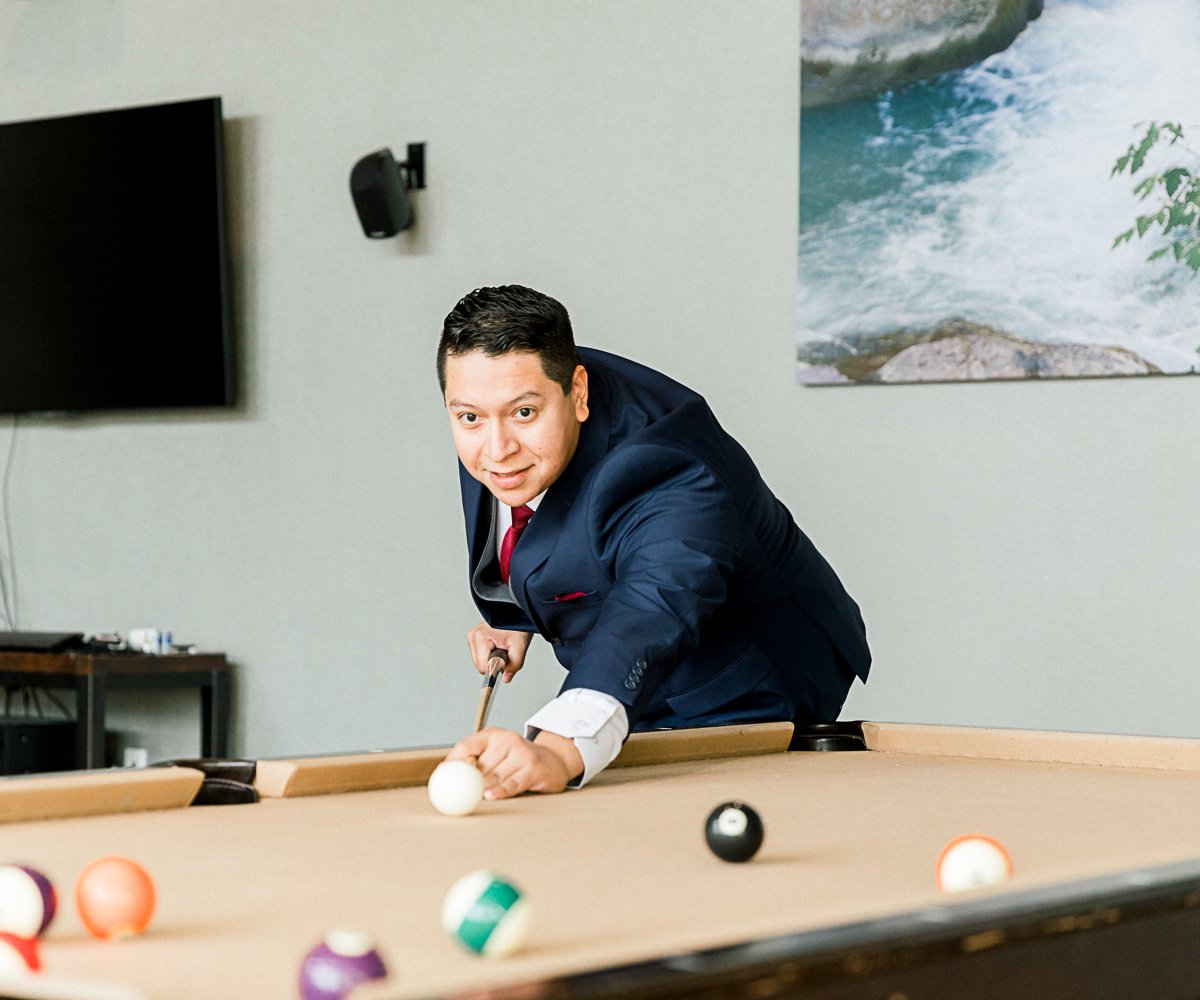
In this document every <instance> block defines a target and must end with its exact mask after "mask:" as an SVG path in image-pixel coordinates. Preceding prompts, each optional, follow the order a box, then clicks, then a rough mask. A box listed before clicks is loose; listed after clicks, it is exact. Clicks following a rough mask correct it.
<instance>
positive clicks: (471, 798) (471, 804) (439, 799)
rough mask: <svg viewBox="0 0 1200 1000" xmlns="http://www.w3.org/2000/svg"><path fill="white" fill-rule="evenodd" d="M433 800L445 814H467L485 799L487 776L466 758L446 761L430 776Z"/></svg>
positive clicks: (435, 806) (430, 795) (430, 792)
mask: <svg viewBox="0 0 1200 1000" xmlns="http://www.w3.org/2000/svg"><path fill="white" fill-rule="evenodd" d="M429 801H430V802H432V803H433V808H434V809H436V810H437V811H438V812H440V813H441V814H442V815H443V816H466V815H467V813H472V812H474V811H475V809H476V807H477V806H478V805H479V803H480V802H482V801H483V775H482V774H480V773H479V768H477V767H476V766H475V765H474V764H471V763H469V762H467V761H465V760H444V761H442V762H441V763H440V764H438V766H437V767H435V768H434V769H433V774H431V775H430V776H429Z"/></svg>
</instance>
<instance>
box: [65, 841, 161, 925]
mask: <svg viewBox="0 0 1200 1000" xmlns="http://www.w3.org/2000/svg"><path fill="white" fill-rule="evenodd" d="M154 904H155V893H154V880H153V879H151V878H150V874H149V873H148V872H147V871H146V869H145V868H143V867H142V866H141V865H139V864H138V863H137V862H136V861H131V860H130V859H129V858H122V857H119V856H117V855H108V856H106V857H103V858H97V859H96V860H95V861H93V862H92V863H91V864H89V865H88V866H87V867H86V868H84V870H83V871H82V872H80V873H79V879H78V880H77V881H76V883H75V907H76V909H78V910H79V919H80V920H82V921H83V925H84V927H86V928H87V929H88V930H89V931H90V932H91V933H92V934H94V935H95V936H96V937H98V938H105V939H107V940H110V941H111V940H114V939H116V938H122V937H133V936H135V935H137V934H141V933H142V931H144V930H145V929H146V928H147V927H148V926H149V924H150V919H151V918H152V917H153V916H154Z"/></svg>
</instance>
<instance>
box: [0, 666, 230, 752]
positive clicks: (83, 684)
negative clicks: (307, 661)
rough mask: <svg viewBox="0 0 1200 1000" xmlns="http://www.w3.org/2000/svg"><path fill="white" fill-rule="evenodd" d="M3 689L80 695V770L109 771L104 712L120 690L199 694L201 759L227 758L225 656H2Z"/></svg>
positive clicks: (0, 676) (77, 704)
mask: <svg viewBox="0 0 1200 1000" xmlns="http://www.w3.org/2000/svg"><path fill="white" fill-rule="evenodd" d="M0 685H4V686H8V687H31V688H39V687H42V688H64V689H70V690H72V691H74V692H75V717H76V722H77V728H76V734H75V765H76V767H81V768H97V767H104V709H105V700H106V696H107V694H108V692H109V691H111V690H115V689H118V688H124V689H128V688H162V687H175V688H178V687H191V688H198V689H199V690H200V755H201V756H202V757H226V756H228V752H229V747H228V741H229V664H228V662H227V661H226V659H225V654H224V653H198V654H197V653H172V654H170V655H167V656H150V655H148V654H145V653H108V652H103V653H99V652H90V651H86V650H71V651H67V652H63V653H33V652H16V651H9V650H4V651H0Z"/></svg>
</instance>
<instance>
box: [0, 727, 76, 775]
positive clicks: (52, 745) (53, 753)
mask: <svg viewBox="0 0 1200 1000" xmlns="http://www.w3.org/2000/svg"><path fill="white" fill-rule="evenodd" d="M74 766H75V723H74V721H72V720H71V719H30V718H21V717H14V716H0V774H44V773H46V772H47V771H69V770H71V769H72V768H73V767H74Z"/></svg>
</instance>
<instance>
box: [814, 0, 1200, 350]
mask: <svg viewBox="0 0 1200 1000" xmlns="http://www.w3.org/2000/svg"><path fill="white" fill-rule="evenodd" d="M1150 120H1158V121H1163V120H1167V121H1175V122H1179V123H1180V124H1182V125H1183V128H1184V134H1185V138H1186V141H1187V145H1188V146H1189V147H1191V151H1189V150H1187V149H1182V148H1180V146H1179V145H1178V144H1177V145H1175V146H1173V147H1169V148H1160V149H1159V150H1157V151H1156V155H1155V156H1153V157H1152V158H1151V160H1150V161H1149V165H1150V166H1152V167H1153V166H1162V165H1165V164H1167V163H1171V164H1175V163H1179V164H1182V165H1184V166H1188V167H1189V168H1191V169H1193V170H1194V171H1197V172H1200V0H1047V2H1046V5H1045V9H1044V12H1043V13H1042V16H1041V17H1040V18H1038V19H1037V20H1035V21H1032V22H1030V24H1029V26H1028V27H1027V28H1026V29H1025V31H1024V32H1022V34H1021V35H1020V36H1018V38H1017V39H1016V41H1015V42H1014V43H1013V44H1012V45H1011V46H1010V47H1009V48H1008V49H1007V50H1005V51H1004V52H1001V53H997V54H996V55H994V56H991V57H990V58H988V59H986V60H984V61H983V62H981V63H979V64H977V65H975V66H972V67H970V68H967V69H964V70H959V71H955V72H953V73H947V74H945V75H944V76H942V77H940V78H938V79H936V80H932V81H929V82H925V83H921V84H916V85H913V86H910V87H906V88H904V89H903V90H898V91H895V92H892V93H887V94H883V95H881V96H879V97H877V98H874V99H871V100H865V101H859V102H855V103H852V104H846V105H838V106H834V107H829V108H814V109H811V110H805V111H803V113H802V121H801V131H800V142H801V151H800V167H801V169H800V239H799V259H798V283H797V289H798V310H797V316H798V341H799V343H801V344H805V343H811V342H824V343H837V342H838V341H839V340H840V339H841V338H846V337H851V336H854V335H860V334H875V333H884V332H888V331H892V330H896V329H898V328H927V327H933V326H935V325H936V324H937V323H939V322H940V321H942V320H944V319H948V318H950V317H953V316H963V317H965V318H967V319H969V320H973V321H975V322H978V323H984V324H987V325H989V326H994V327H997V328H999V329H1002V330H1006V331H1008V332H1009V333H1012V334H1014V335H1016V336H1018V337H1022V338H1027V339H1030V340H1036V341H1042V342H1067V343H1087V344H1102V345H1107V346H1114V347H1118V346H1119V347H1124V348H1127V349H1128V350H1131V351H1134V352H1135V353H1137V354H1138V355H1140V356H1141V357H1143V358H1145V359H1146V360H1148V361H1150V362H1152V363H1153V364H1155V365H1157V366H1158V367H1159V368H1161V369H1163V370H1164V371H1168V372H1186V371H1190V370H1193V369H1195V370H1200V356H1198V355H1197V353H1196V349H1197V347H1200V277H1193V276H1192V272H1191V271H1190V270H1189V269H1188V268H1186V267H1184V266H1182V265H1180V264H1176V263H1174V262H1173V261H1172V262H1170V263H1168V262H1167V261H1166V260H1160V261H1157V262H1153V263H1149V262H1147V261H1146V260H1145V258H1146V256H1147V255H1148V254H1149V253H1150V251H1151V250H1153V249H1155V247H1157V246H1158V245H1160V244H1158V243H1152V242H1151V238H1150V237H1148V238H1147V239H1145V240H1140V241H1139V240H1135V241H1133V243H1132V244H1131V245H1126V246H1123V247H1120V248H1118V249H1115V250H1113V249H1110V247H1111V244H1112V241H1113V237H1115V236H1116V234H1117V233H1119V232H1121V231H1122V230H1124V229H1127V228H1128V227H1129V226H1130V225H1131V224H1132V223H1133V220H1134V218H1135V217H1136V216H1137V215H1138V214H1140V213H1143V212H1145V211H1146V210H1147V204H1148V203H1145V204H1144V203H1142V202H1140V201H1139V200H1138V199H1137V198H1136V197H1135V196H1134V194H1133V193H1132V189H1133V187H1134V185H1135V184H1136V183H1137V181H1138V180H1140V179H1141V177H1142V176H1145V172H1143V173H1142V174H1139V175H1138V176H1137V177H1136V178H1134V179H1131V178H1130V177H1129V175H1128V174H1124V175H1121V176H1118V177H1111V176H1110V174H1111V171H1112V166H1113V163H1114V162H1115V161H1116V159H1117V157H1118V156H1119V155H1121V154H1122V153H1123V152H1124V151H1125V149H1126V147H1127V146H1128V145H1129V144H1130V143H1131V142H1135V141H1136V140H1138V139H1140V137H1141V135H1142V134H1143V132H1144V130H1145V123H1147V122H1149V121H1150ZM1139 125H1140V126H1141V127H1138V126H1139ZM1160 147H1161V144H1160Z"/></svg>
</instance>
